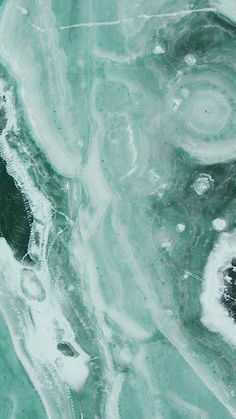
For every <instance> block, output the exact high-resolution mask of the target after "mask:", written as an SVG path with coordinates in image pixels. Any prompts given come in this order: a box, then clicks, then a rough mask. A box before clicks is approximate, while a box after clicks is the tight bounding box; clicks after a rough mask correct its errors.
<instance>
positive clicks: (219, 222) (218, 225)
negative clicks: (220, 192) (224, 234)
mask: <svg viewBox="0 0 236 419" xmlns="http://www.w3.org/2000/svg"><path fill="white" fill-rule="evenodd" d="M212 226H213V228H214V230H216V231H223V230H225V228H226V227H227V221H226V220H224V218H215V219H214V220H213V221H212Z"/></svg>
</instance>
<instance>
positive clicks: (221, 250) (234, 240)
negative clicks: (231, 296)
mask: <svg viewBox="0 0 236 419" xmlns="http://www.w3.org/2000/svg"><path fill="white" fill-rule="evenodd" d="M235 251H236V232H234V233H231V234H230V233H222V234H221V235H220V238H219V241H218V243H217V244H216V245H215V247H214V249H213V250H212V252H211V253H210V255H209V257H208V261H207V264H206V267H205V271H204V284H203V292H202V295H201V303H202V318H201V321H202V323H203V324H204V326H206V327H207V328H208V329H210V330H211V331H213V332H216V333H220V334H221V335H222V337H223V338H224V339H225V340H226V341H227V342H229V343H232V344H233V345H236V324H235V322H234V320H233V318H232V317H229V314H228V311H227V310H226V308H225V307H224V306H223V305H222V304H221V303H220V297H221V295H222V289H223V279H222V277H221V275H220V273H219V269H220V268H222V266H225V265H226V264H227V263H228V262H229V261H230V260H231V259H232V258H233V257H234V256H235Z"/></svg>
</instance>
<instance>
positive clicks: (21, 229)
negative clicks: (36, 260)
mask: <svg viewBox="0 0 236 419" xmlns="http://www.w3.org/2000/svg"><path fill="white" fill-rule="evenodd" d="M32 222H33V217H32V214H31V212H30V207H29V203H28V201H27V199H26V198H25V196H24V195H23V194H22V193H21V191H20V189H19V188H18V187H17V185H16V183H15V181H14V179H13V178H12V177H11V176H10V175H9V174H8V172H7V170H6V167H5V162H4V161H3V160H2V159H0V236H1V237H4V238H5V239H6V241H7V243H8V244H9V246H10V247H11V248H12V250H13V252H14V254H15V257H16V258H17V259H19V260H21V259H22V258H23V257H24V256H25V255H26V254H27V249H28V243H29V237H30V228H31V225H32Z"/></svg>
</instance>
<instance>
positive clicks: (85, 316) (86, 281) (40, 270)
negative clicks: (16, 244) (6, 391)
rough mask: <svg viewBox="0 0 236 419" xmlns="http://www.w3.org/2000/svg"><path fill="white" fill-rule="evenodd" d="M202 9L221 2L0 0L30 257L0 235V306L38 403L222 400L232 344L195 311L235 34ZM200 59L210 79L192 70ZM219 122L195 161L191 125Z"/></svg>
mask: <svg viewBox="0 0 236 419" xmlns="http://www.w3.org/2000/svg"><path fill="white" fill-rule="evenodd" d="M215 7H217V8H218V7H219V8H218V12H219V16H222V14H223V15H224V16H226V17H225V18H224V19H225V20H226V21H228V20H229V17H230V19H231V21H232V19H233V17H232V16H233V13H234V11H233V8H232V7H230V5H229V3H228V4H227V3H226V2H224V3H223V2H220V3H219V2H211V3H208V2H195V9H196V10H195V11H192V6H191V5H190V4H189V2H188V1H182V0H179V1H176V2H164V1H159V2H156V0H155V1H154V0H153V1H151V0H149V1H148V2H147V1H145V2H144V1H142V0H139V1H136V2H125V1H119V2H115V1H114V2H112V4H111V2H110V1H103V2H102V4H101V2H98V1H96V2H94V1H93V2H92V1H86V2H85V1H81V2H80V3H77V2H76V1H62V2H56V1H49V0H48V1H47V2H40V1H36V2H34V3H32V2H31V1H27V0H22V1H21V2H20V3H19V4H16V3H15V2H14V1H12V0H8V1H5V3H4V6H3V9H2V14H1V17H0V31H1V39H2V41H1V45H0V58H1V62H2V63H3V64H4V65H5V66H6V68H7V71H8V73H9V74H10V75H11V76H12V77H13V78H14V80H15V83H16V86H17V90H18V94H17V93H16V88H15V86H14V83H13V82H12V81H9V83H8V84H7V83H6V80H10V79H9V75H8V73H6V72H5V75H4V77H3V78H4V80H5V81H4V83H3V84H2V86H1V90H2V91H1V95H3V92H4V91H5V93H6V96H7V101H6V104H5V106H6V109H7V117H8V121H9V122H8V126H7V129H6V130H5V131H4V133H3V135H2V138H1V140H2V141H1V153H2V157H4V159H6V161H7V169H8V171H9V173H10V174H11V175H12V176H14V178H15V179H16V182H17V184H18V185H19V187H20V188H21V190H22V191H23V193H24V194H25V196H26V198H27V199H28V201H29V205H30V208H31V211H32V214H33V217H34V223H33V228H32V232H31V237H30V242H29V247H28V253H29V256H30V258H31V260H32V262H31V263H28V262H27V261H26V260H22V261H21V262H17V261H16V260H15V259H14V257H13V254H12V252H11V249H10V248H9V247H8V246H7V244H6V242H5V241H4V239H1V243H0V249H1V254H0V256H1V257H0V263H1V275H2V278H1V286H0V291H1V298H0V305H1V310H2V311H3V314H4V318H5V321H6V322H7V324H8V327H9V330H10V333H11V338H12V341H13V342H14V345H15V348H16V352H17V355H18V357H19V359H20V360H21V362H22V364H23V366H24V367H25V369H26V372H27V373H28V375H29V377H30V379H31V381H32V384H33V385H34V386H35V388H36V390H37V391H38V394H39V396H40V398H41V401H42V402H43V404H44V408H45V410H46V414H47V416H48V417H49V418H62V419H64V418H65V419H70V418H112V419H113V418H114V419H116V418H117V419H118V418H121V419H123V418H124V419H126V418H127V419H129V418H131V417H135V418H140V419H142V418H145V419H149V418H150V419H152V418H155V419H156V418H167V419H169V418H170V419H172V418H213V417H214V418H219V419H220V418H226V419H227V418H231V417H235V415H236V413H235V412H236V400H235V391H236V381H235V374H234V363H235V350H234V347H233V346H232V345H230V344H228V343H226V342H225V341H224V339H223V338H222V336H221V334H220V333H221V330H220V329H219V330H217V331H218V332H219V333H218V334H216V333H212V332H211V331H210V330H212V329H213V330H215V329H214V328H213V327H212V324H208V323H206V322H205V323H204V324H205V325H206V326H207V327H208V328H209V329H210V330H209V329H208V328H207V327H205V326H204V325H203V324H202V322H201V316H202V305H201V301H202V299H201V298H202V297H201V294H202V289H203V277H204V272H205V281H206V283H208V282H207V281H208V277H207V276H206V270H205V271H204V269H205V266H209V261H211V257H210V258H209V259H208V257H209V254H210V252H211V250H212V248H213V246H214V243H215V242H216V241H217V240H218V236H219V234H220V233H219V231H218V230H217V228H216V229H215V226H217V225H219V223H218V224H217V222H214V220H217V219H218V218H220V219H223V220H225V224H224V225H225V226H226V227H227V229H228V231H231V230H232V229H233V228H234V223H235V221H234V219H235V215H234V201H233V199H232V197H234V192H235V181H234V177H235V164H234V161H233V160H234V146H233V144H232V143H233V142H232V141H231V139H232V138H233V136H234V133H235V127H234V122H233V121H234V118H233V117H232V124H231V123H229V113H230V112H231V113H232V112H234V106H233V101H234V86H233V80H234V78H233V76H232V74H233V75H234V69H235V64H234V53H233V51H234V48H233V47H234V45H235V32H234V29H233V28H232V27H231V26H227V25H228V23H227V22H225V23H224V22H222V20H220V19H219V20H217V18H216V17H215V14H214V13H212V12H210V11H209V9H212V8H215ZM226 8H227V10H226ZM202 9H207V10H208V11H205V12H204V11H203V10H202ZM201 27H204V28H208V29H209V30H208V29H205V32H204V33H203V35H204V36H203V37H202V38H201V37H200V35H201V33H200V32H199V31H200V28H201ZM212 27H213V31H211V28H212ZM183 28H184V29H183ZM186 28H187V29H186ZM194 30H195V32H196V34H197V35H198V39H199V38H200V39H201V42H202V43H201V42H200V46H198V45H197V43H196V42H195V44H194V43H193V39H194ZM214 30H215V32H214ZM182 33H183V34H184V37H183V38H181V35H182ZM199 33H200V35H199ZM212 33H213V34H215V35H214V38H213V45H212V43H211V42H212V38H211V42H209V36H210V35H209V34H211V35H212ZM192 34H193V37H192V41H191V42H192V43H191V42H190V44H189V43H188V36H189V37H190V39H191V36H192ZM228 41H230V42H228ZM178 42H179V44H178ZM214 42H215V43H214ZM205 44H206V45H205ZM179 45H180V46H179ZM191 45H194V48H195V51H192V50H191ZM202 45H203V46H204V48H203V50H201V46H202ZM189 48H190V51H188V49H189ZM198 54H200V60H202V61H203V62H204V63H203V65H204V66H205V67H206V71H207V72H208V73H207V74H208V79H207V80H206V81H205V84H203V90H204V89H205V90H206V89H207V86H208V90H209V84H210V82H211V84H212V83H213V82H214V83H213V84H214V92H215V91H217V88H218V87H219V86H220V89H221V90H223V89H224V91H222V92H221V93H222V95H223V97H224V98H226V99H225V101H223V102H222V101H221V97H222V95H218V94H216V93H214V94H215V96H214V97H213V96H212V95H213V93H212V92H211V91H209V94H207V95H205V96H207V99H204V100H205V102H204V104H205V107H209V109H208V111H211V114H212V115H213V116H212V118H213V119H211V120H209V119H208V118H206V117H205V114H204V113H203V112H202V108H201V103H202V104H203V100H202V97H200V93H199V89H197V85H196V80H195V87H194V86H192V85H191V83H192V78H193V76H194V71H195V70H194V69H195V67H196V71H199V72H200V76H199V77H200V78H202V72H201V70H202V68H201V66H200V65H199V64H198V62H197V59H198ZM204 54H205V55H204ZM222 57H223V58H222ZM210 60H213V64H212V62H211V63H210V64H209V61H210ZM214 60H215V61H214ZM217 60H219V61H220V63H218V64H217V66H218V67H217V68H218V70H220V71H222V74H226V77H224V78H222V77H221V78H220V77H219V76H218V75H217V76H216V77H215V79H217V80H216V81H215V79H214V80H213V78H211V80H210V81H209V79H210V77H211V72H210V71H209V66H214V64H215V62H216V61H217ZM226 61H227V62H228V66H229V67H230V68H231V70H230V71H229V72H227V69H225V68H224V69H223V70H222V67H223V66H224V64H225V62H226ZM195 64H196V66H195ZM194 66H195V67H194ZM214 68H216V67H215V66H214ZM224 71H225V73H224ZM178 72H182V74H179V73H178ZM218 72H219V71H218ZM186 77H187V79H186ZM186 80H187V81H188V80H190V81H189V86H188V89H187V88H186V86H182V85H181V89H182V90H181V92H182V101H184V100H185V99H187V98H188V92H187V90H189V91H190V93H191V91H193V92H194V89H195V90H196V94H195V95H194V96H193V101H191V100H190V101H189V102H188V103H187V100H186V104H183V111H182V113H181V114H180V113H178V105H181V104H182V102H181V103H180V102H178V100H177V101H175V102H174V107H173V109H171V110H170V109H169V107H168V103H169V102H168V101H169V98H170V100H171V99H176V98H175V97H174V98H173V97H172V96H173V92H175V93H176V92H177V93H178V88H179V86H180V84H181V83H183V84H185V83H186ZM228 80H229V81H230V83H232V84H230V87H228V85H227V81H228ZM175 83H176V84H175ZM176 85H177V87H176ZM184 89H185V90H184ZM191 89H193V90H191ZM201 94H202V93H201ZM228 96H232V98H231V100H228ZM177 99H178V97H177ZM199 101H200V102H201V103H200V104H199ZM209 102H210V103H209ZM196 104H197V106H196ZM175 106H176V107H175ZM229 108H230V109H229ZM171 112H172V113H171ZM215 115H218V116H217V118H215V119H214V117H215ZM196 117H199V118H200V120H201V121H200V124H199V125H198V124H196ZM179 118H180V119H181V118H182V120H183V124H185V123H186V121H187V122H189V121H190V128H189V131H191V135H190V137H189V131H188V132H186V131H185V128H184V127H183V125H180V123H179ZM188 118H189V119H188ZM27 127H28V128H27ZM179 127H180V128H181V130H182V131H181V132H180V133H179V132H178V133H177V134H176V128H179ZM221 129H225V131H224V132H223V134H222V142H224V135H225V134H227V135H230V141H228V143H229V144H228V143H227V144H226V145H227V147H225V146H224V145H223V146H222V150H223V157H222V154H221V155H220V154H219V150H218V149H217V146H216V145H215V144H214V142H215V140H216V138H211V141H210V142H208V143H207V144H208V145H207V147H205V148H206V151H207V152H209V154H210V157H211V159H212V160H211V161H210V162H209V161H208V162H207V165H204V164H205V163H206V161H205V157H206V152H204V153H203V151H202V150H203V142H201V141H202V133H203V132H204V134H205V133H206V131H207V132H208V133H209V134H210V135H213V134H214V133H215V131H217V133H218V131H220V130H221ZM214 130H215V131H214ZM193 131H194V134H192V132H193ZM213 131H214V132H213ZM199 132H201V134H199ZM188 138H190V140H191V141H190V142H188ZM186 144H187V145H186ZM196 144H197V145H196ZM183 150H184V151H183ZM219 161H221V162H225V161H227V164H219ZM212 163H214V165H213V164H212ZM202 179H204V181H203V180H202ZM223 228H225V227H223ZM207 263H208V265H207ZM205 304H206V305H207V302H206V303H205ZM217 304H219V303H217ZM213 310H214V302H213ZM214 321H216V322H217V318H216V319H214ZM231 323H232V322H231ZM227 324H228V323H227V315H226V323H225V326H224V327H226V328H227V327H228V326H227ZM232 333H235V328H234V324H233V326H232ZM22 374H23V373H22ZM18 396H19V394H18ZM9 400H10V399H7V398H6V396H5V395H4V398H3V400H2V404H1V405H0V409H2V412H3V413H2V415H3V416H4V415H5V417H10V415H14V414H15V412H14V413H13V411H12V412H11V409H12V407H11V406H12V404H11V402H10V401H9ZM32 400H33V401H34V403H35V405H37V403H39V401H37V398H34V399H32ZM32 403H33V402H32ZM34 409H35V408H34ZM36 409H37V413H38V415H39V417H40V418H41V417H42V418H43V417H44V416H43V415H44V413H42V414H41V411H40V407H38V408H36ZM0 411H1V410H0ZM17 415H18V416H16V417H19V418H20V417H22V418H23V417H26V416H23V415H22V416H20V415H19V414H18V413H17ZM13 417H14V416H13Z"/></svg>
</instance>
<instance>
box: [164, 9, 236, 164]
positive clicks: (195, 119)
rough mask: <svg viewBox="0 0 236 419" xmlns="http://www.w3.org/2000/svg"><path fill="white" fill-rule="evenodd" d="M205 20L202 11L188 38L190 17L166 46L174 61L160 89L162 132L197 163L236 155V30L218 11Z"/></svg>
mask: <svg viewBox="0 0 236 419" xmlns="http://www.w3.org/2000/svg"><path fill="white" fill-rule="evenodd" d="M208 20H209V22H208V23H207V22H206V16H204V19H203V20H202V21H200V24H199V27H198V28H197V29H195V27H194V28H193V30H192V32H191V35H188V37H186V36H185V34H186V33H188V31H191V22H190V21H188V25H185V31H187V32H184V33H181V34H180V37H179V38H177V41H176V43H175V46H174V48H173V49H172V51H169V56H168V57H167V60H168V61H171V60H172V62H173V61H174V64H175V65H174V66H173V65H172V68H171V72H170V74H168V82H167V83H166V84H165V87H164V88H163V106H162V111H161V134H162V137H163V139H164V140H165V141H166V142H168V143H171V144H172V145H174V146H176V147H179V148H182V149H183V150H185V151H186V152H187V153H189V154H190V155H191V156H192V157H193V158H195V159H197V160H199V161H200V162H201V163H204V164H214V163H218V162H225V161H229V160H232V159H235V158H236V83H235V81H236V54H235V52H234V51H235V46H236V31H235V29H234V28H231V27H230V25H228V27H226V26H227V25H226V23H225V22H223V21H220V20H219V18H217V17H216V16H214V17H213V16H212V15H211V16H210V17H208ZM195 25H196V23H195ZM186 26H187V29H186ZM176 32H177V30H176ZM208 36H209V39H208ZM207 39H208V40H209V42H207ZM201 41H202V43H201ZM171 56H172V59H171ZM178 56H179V59H178ZM173 73H174V74H173Z"/></svg>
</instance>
